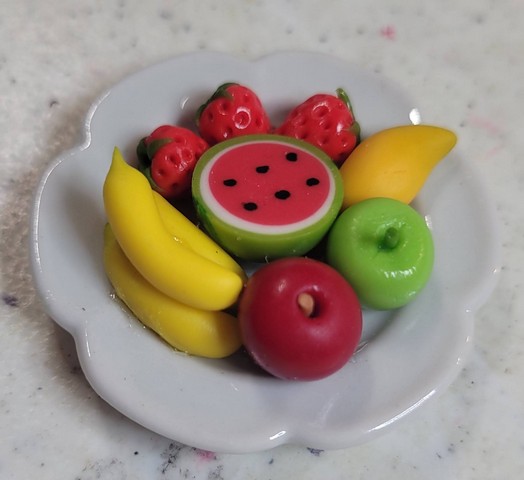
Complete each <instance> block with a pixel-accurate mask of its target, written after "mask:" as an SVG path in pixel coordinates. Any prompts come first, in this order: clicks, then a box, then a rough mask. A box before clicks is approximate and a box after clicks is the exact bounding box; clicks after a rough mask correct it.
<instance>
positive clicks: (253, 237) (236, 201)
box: [192, 134, 343, 261]
mask: <svg viewBox="0 0 524 480" xmlns="http://www.w3.org/2000/svg"><path fill="white" fill-rule="evenodd" d="M192 193H193V200H194V203H195V206H196V211H197V214H198V216H199V218H200V220H201V221H202V223H203V225H204V227H205V229H206V230H207V232H208V233H209V234H210V235H211V237H213V238H214V239H215V241H216V242H217V243H218V244H220V245H221V246H222V247H223V248H225V249H226V250H227V251H229V252H230V253H232V254H233V255H235V256H237V257H239V258H242V259H244V260H253V261H264V260H268V259H276V258H280V257H286V256H299V255H303V254H304V253H306V252H308V251H309V250H310V249H312V248H313V247H314V246H315V245H316V244H317V243H318V242H319V241H320V240H321V239H322V237H323V236H324V235H325V234H326V233H327V231H328V229H329V227H330V226H331V224H332V223H333V221H334V220H335V218H336V216H337V215H338V213H339V211H340V207H341V204H342V193H343V192H342V188H341V179H340V174H339V171H338V169H337V167H336V166H335V164H334V163H333V162H332V161H331V160H330V159H329V158H328V157H327V156H326V155H325V154H324V153H323V152H322V151H321V150H318V149H317V148H315V147H313V146H312V145H310V144H309V143H306V142H303V141H301V140H296V139H294V138H287V137H281V136H278V135H272V134H269V135H247V136H243V137H238V138H234V139H232V140H227V141H225V142H221V143H219V144H217V145H215V146H214V147H211V148H210V149H209V150H208V151H207V152H206V153H205V154H204V155H202V157H201V158H200V160H199V162H198V163H197V166H196V168H195V171H194V174H193V186H192Z"/></svg>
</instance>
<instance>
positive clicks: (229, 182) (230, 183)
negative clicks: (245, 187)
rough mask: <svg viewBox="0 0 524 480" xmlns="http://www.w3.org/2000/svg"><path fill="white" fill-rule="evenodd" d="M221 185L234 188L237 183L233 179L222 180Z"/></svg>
mask: <svg viewBox="0 0 524 480" xmlns="http://www.w3.org/2000/svg"><path fill="white" fill-rule="evenodd" d="M223 183H224V185H225V186H226V187H234V186H235V185H236V184H237V181H236V180H235V179H234V178H228V179H227V180H224V182H223Z"/></svg>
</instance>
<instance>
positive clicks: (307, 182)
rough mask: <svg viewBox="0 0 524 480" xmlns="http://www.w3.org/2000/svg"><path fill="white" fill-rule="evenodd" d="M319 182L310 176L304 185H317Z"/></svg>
mask: <svg viewBox="0 0 524 480" xmlns="http://www.w3.org/2000/svg"><path fill="white" fill-rule="evenodd" d="M319 183H320V180H319V179H318V178H315V177H310V178H308V179H307V180H306V185H307V186H308V187H314V186H315V185H318V184H319Z"/></svg>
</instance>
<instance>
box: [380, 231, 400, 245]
mask: <svg viewBox="0 0 524 480" xmlns="http://www.w3.org/2000/svg"><path fill="white" fill-rule="evenodd" d="M399 241H400V232H399V229H398V228H396V227H389V228H388V229H387V230H386V233H385V234H384V238H383V240H382V245H381V246H382V248H386V249H393V248H395V247H396V246H397V245H398V242H399Z"/></svg>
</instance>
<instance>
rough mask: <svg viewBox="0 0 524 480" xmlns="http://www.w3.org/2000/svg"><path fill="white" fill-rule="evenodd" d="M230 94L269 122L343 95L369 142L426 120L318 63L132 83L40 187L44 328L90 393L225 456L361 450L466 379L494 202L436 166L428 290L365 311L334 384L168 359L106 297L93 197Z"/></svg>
mask: <svg viewBox="0 0 524 480" xmlns="http://www.w3.org/2000/svg"><path fill="white" fill-rule="evenodd" d="M226 81H237V82H240V83H245V84H246V85H249V86H250V87H252V88H253V89H254V90H255V91H256V92H257V93H258V94H259V96H260V97H261V99H262V101H263V102H264V104H265V105H266V107H267V109H268V111H269V113H270V116H271V117H272V120H273V122H274V123H275V124H278V123H279V122H280V121H281V120H282V119H283V117H284V115H285V113H286V112H287V111H288V110H289V109H290V108H292V107H293V106H294V105H295V104H297V103H299V102H301V101H303V100H304V99H305V98H307V97H308V96H310V95H312V94H314V93H317V92H322V91H324V92H334V91H335V89H336V88H337V87H343V88H345V89H346V90H347V91H348V92H349V93H350V95H351V98H352V101H353V106H354V110H355V112H356V115H357V116H358V119H359V121H360V124H361V126H362V131H363V135H364V136H366V135H369V134H370V133H372V132H375V131H377V130H379V129H382V128H385V127H389V126H394V125H400V124H407V123H409V122H410V121H411V120H410V118H411V119H413V118H416V117H418V115H419V114H420V112H418V111H417V110H416V104H415V103H414V102H413V101H412V100H411V99H410V98H409V96H407V95H406V94H405V93H404V92H403V91H402V89H400V88H399V87H398V86H396V85H393V84H391V83H390V82H388V81H386V80H385V79H383V78H381V77H379V76H377V75H374V74H371V73H369V72H365V71H362V70H361V69H359V68H358V67H356V66H352V65H348V64H346V63H343V62H341V61H339V60H337V59H335V58H331V57H327V56H323V55H318V54H308V53H281V54H276V55H271V56H268V57H264V58H262V59H260V60H258V61H256V62H247V61H243V60H239V59H237V58H233V57H230V56H227V55H223V54H216V53H198V54H191V55H186V56H181V57H177V58H174V59H172V60H169V61H167V62H165V63H162V64H159V65H154V66H152V67H149V68H147V69H145V70H143V71H140V72H138V73H136V74H134V75H131V76H130V77H128V78H126V79H124V80H123V81H122V82H120V83H119V84H117V85H116V86H115V87H114V88H112V89H111V90H110V91H109V92H107V93H106V94H105V95H104V96H103V97H102V98H100V100H99V101H98V102H96V104H95V105H94V106H93V107H92V109H91V110H90V112H89V114H88V117H87V119H86V139H85V142H84V144H83V145H81V146H79V147H77V148H75V149H73V150H72V151H69V152H66V153H64V154H63V155H62V156H60V158H58V159H57V160H56V162H55V163H54V164H53V165H52V166H51V167H50V168H49V169H48V171H47V172H46V174H45V176H44V177H43V179H42V180H41V183H40V185H39V188H38V191H37V194H36V197H35V205H34V217H33V225H32V261H33V267H34V277H35V282H36V285H37V289H38V291H39V293H40V295H41V296H42V298H43V300H44V302H45V306H46V308H47V311H48V313H49V315H50V316H51V317H52V318H53V319H54V320H55V321H56V322H57V323H58V324H60V325H61V326H62V327H63V328H65V329H66V330H68V331H69V332H70V333H71V334H72V335H73V336H74V338H75V341H76V345H77V350H78V356H79V359H80V362H81V365H82V368H83V371H84V373H85V375H86V377H87V379H88V381H89V382H90V383H91V385H92V387H93V388H94V389H95V391H96V392H97V393H98V394H99V395H100V396H101V397H102V398H104V399H105V400H106V401H107V402H109V403H110V404H111V405H113V406H114V407H115V408H116V409H117V410H119V411H120V412H122V413H123V414H125V415H126V416H128V417H129V418H131V419H133V420H134V421H136V422H138V423H139V424H141V425H143V426H144V427H147V428H149V429H151V430H153V431H155V432H158V433H160V434H162V435H165V436H166V437H169V438H171V439H174V440H178V441H180V442H183V443H186V444H189V445H192V446H195V447H198V448H202V449H207V450H213V451H218V452H238V453H240V452H253V451H258V450H264V449H269V448H272V447H275V446H277V445H280V444H284V443H292V444H300V445H305V446H308V447H312V448H318V449H333V448H343V447H348V446H351V445H354V444H357V443H361V442H364V441H367V440H369V439H371V438H372V437H373V435H375V434H377V433H379V432H382V431H384V430H385V429H386V427H389V426H391V425H393V424H394V423H395V422H396V421H397V420H399V419H400V418H403V417H404V416H405V415H406V414H408V413H409V412H411V411H412V410H413V409H415V408H416V407H418V406H420V405H421V404H422V403H424V402H425V401H426V400H427V399H428V398H430V397H432V396H433V395H434V394H435V393H438V392H441V391H442V390H443V389H445V388H446V387H447V386H448V385H449V384H450V382H451V381H452V380H453V379H454V378H455V376H456V375H457V374H458V372H459V371H460V369H461V368H462V366H463V364H464V360H465V358H466V355H467V353H468V350H469V347H470V345H471V341H472V333H473V323H474V312H475V310H476V309H477V308H478V307H479V306H480V305H481V304H482V302H483V301H484V300H485V299H486V298H487V296H488V295H489V294H490V293H491V290H492V288H493V286H494V283H495V278H496V276H497V275H496V271H497V261H498V247H497V245H498V242H497V238H496V232H494V214H493V211H492V206H491V203H490V202H489V199H488V198H487V196H486V193H485V190H484V188H483V187H482V185H481V183H480V182H479V180H478V179H477V177H476V175H475V171H474V169H473V167H472V165H470V164H468V163H467V162H466V161H465V160H464V159H462V158H460V157H459V155H458V154H457V153H452V154H451V155H450V156H449V157H448V158H447V159H445V161H443V162H442V163H441V164H440V165H439V166H437V168H436V169H435V170H434V172H433V173H432V175H431V178H430V179H429V181H428V182H427V184H426V185H425V187H424V189H423V191H422V192H421V194H420V195H419V196H418V198H417V199H416V202H415V204H414V205H415V206H416V208H417V209H418V210H419V211H420V212H421V213H422V214H423V215H424V216H425V217H426V219H427V221H428V223H429V224H430V226H431V228H432V230H433V234H434V239H435V245H436V266H435V270H434V273H433V276H432V278H431V280H430V283H429V285H428V286H427V288H426V289H425V290H424V292H423V293H422V294H421V295H420V296H419V297H418V298H417V299H416V301H415V302H413V303H412V304H410V305H409V306H408V307H406V308H403V309H401V310H398V311H395V312H385V313H377V312H366V313H365V318H364V319H365V331H364V340H363V345H362V347H361V349H360V350H359V351H358V353H357V354H356V355H355V356H354V358H353V360H352V361H350V362H349V363H348V364H347V365H346V367H344V368H343V369H342V370H340V371H339V372H337V373H336V374H334V375H333V376H331V377H329V378H326V379H324V380H321V381H317V382H310V383H293V382H285V381H282V380H278V379H275V378H271V377H269V376H266V375H264V374H262V373H261V372H260V371H258V370H257V369H254V368H252V366H251V363H250V362H249V361H248V360H247V359H246V358H245V357H244V356H243V355H242V354H238V355H235V356H233V357H231V358H228V359H225V360H205V359H199V358H192V357H189V356H185V355H183V354H180V353H177V352H174V351H173V350H172V349H170V348H169V347H168V346H166V345H165V344H164V343H163V342H162V341H161V340H159V339H158V338H157V337H156V336H155V335H154V334H152V333H151V332H150V331H148V330H146V329H145V328H143V327H142V326H141V324H140V323H139V322H138V321H137V320H135V319H134V318H133V317H132V316H131V315H129V314H128V313H127V311H126V310H125V309H124V308H122V306H121V304H120V303H119V302H118V301H116V300H115V299H114V298H113V297H112V294H111V287H110V285H109V283H108V281H107V279H106V276H105V274H104V270H103V266H102V231H103V226H104V223H105V215H104V210H103V203H102V185H103V181H104V178H105V175H106V173H107V171H108V168H109V164H110V161H111V155H112V151H113V148H114V147H115V146H118V147H119V148H120V149H121V150H122V152H123V153H124V155H125V157H126V158H128V159H129V160H130V161H131V162H133V161H134V149H135V147H136V144H137V143H138V141H139V139H140V138H141V137H143V136H144V135H147V134H148V133H149V132H150V131H152V130H153V129H154V128H155V127H156V126H159V125H161V124H164V123H172V124H173V123H174V124H181V125H186V126H188V125H191V124H192V119H193V115H194V111H195V110H196V108H197V107H198V106H199V105H200V104H201V103H202V102H203V101H204V100H206V99H207V98H208V97H209V95H210V94H211V93H212V92H213V91H214V90H215V88H216V87H217V86H218V85H220V84H221V83H223V82H226ZM422 121H424V118H423V117H422Z"/></svg>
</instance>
